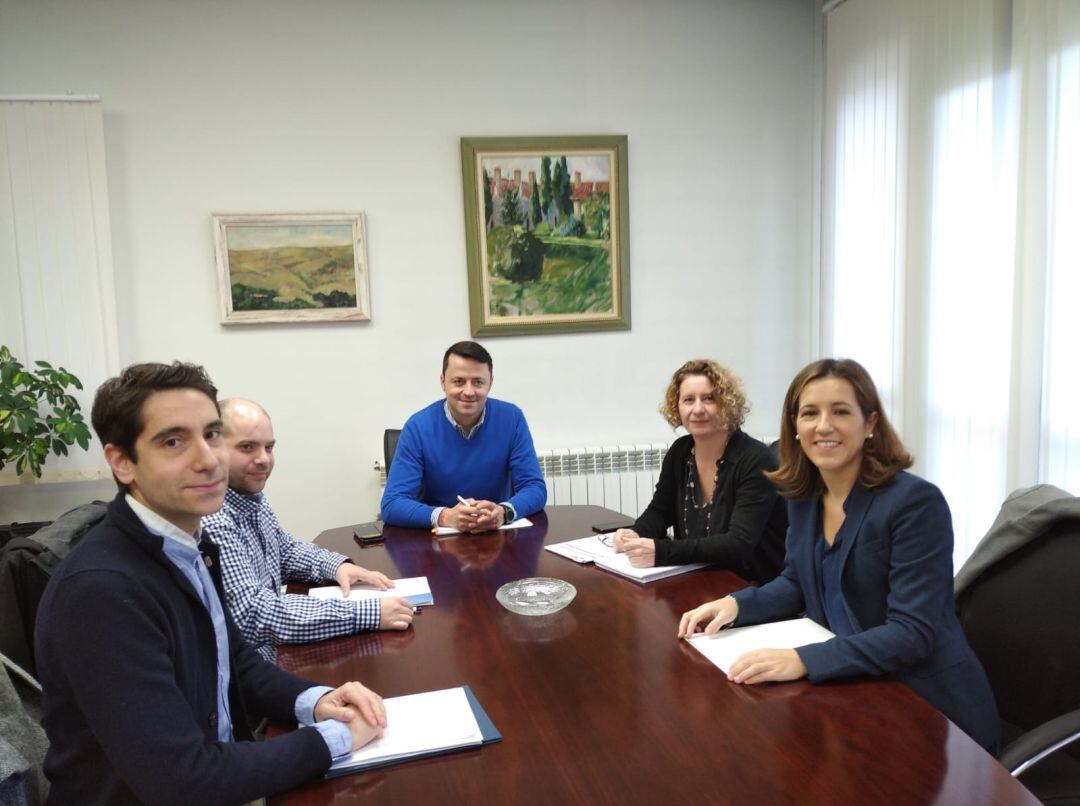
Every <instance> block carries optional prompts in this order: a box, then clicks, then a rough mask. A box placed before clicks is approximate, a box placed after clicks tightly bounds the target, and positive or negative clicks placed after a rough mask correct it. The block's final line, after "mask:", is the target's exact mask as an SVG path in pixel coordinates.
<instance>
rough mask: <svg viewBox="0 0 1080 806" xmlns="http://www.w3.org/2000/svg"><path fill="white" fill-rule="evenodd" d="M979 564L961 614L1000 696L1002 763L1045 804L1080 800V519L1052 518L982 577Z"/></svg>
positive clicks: (966, 575)
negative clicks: (1079, 627)
mask: <svg viewBox="0 0 1080 806" xmlns="http://www.w3.org/2000/svg"><path fill="white" fill-rule="evenodd" d="M1074 500H1075V499H1074ZM1001 520H1002V519H1001V517H999V521H998V522H996V523H995V528H992V529H991V530H990V533H989V534H988V535H987V537H986V538H984V539H983V542H981V543H980V544H979V547H978V549H976V555H977V554H979V552H980V550H983V549H984V548H985V544H987V542H988V541H992V540H994V539H995V538H1000V537H1001V536H1002V535H1001V533H1000V532H999V531H998V530H997V529H996V527H997V525H998V523H999V522H1001ZM1014 523H1016V521H1014ZM1019 523H1020V528H1021V530H1023V518H1020V519H1019ZM1013 534H1014V535H1015V530H1014V532H1013ZM1006 539H1007V538H1006ZM991 548H992V547H991ZM976 555H973V556H972V559H975V556H976ZM971 565H972V560H969V561H968V563H966V564H965V567H964V569H962V570H961V574H960V575H959V576H958V577H957V581H958V583H961V584H960V585H958V588H962V589H960V590H959V591H958V594H957V599H956V608H957V615H958V616H959V617H960V623H961V624H962V625H963V628H964V632H965V634H966V635H967V638H968V641H969V642H970V644H971V646H972V648H973V649H974V650H975V654H976V655H977V656H978V657H979V660H980V661H981V663H982V665H983V668H984V669H985V670H986V675H987V677H988V678H989V680H990V686H991V688H992V689H993V691H994V697H995V699H996V700H997V704H998V712H999V714H1000V716H1001V720H1002V745H1003V747H1004V749H1003V750H1002V751H1001V753H1000V754H999V756H998V759H999V760H1000V761H1001V763H1002V764H1003V765H1004V766H1005V767H1006V768H1007V769H1008V770H1009V771H1010V772H1011V773H1012V774H1013V775H1014V776H1016V777H1017V778H1018V779H1019V780H1020V782H1021V783H1023V784H1024V785H1025V786H1026V787H1027V788H1028V789H1030V790H1031V791H1032V793H1033V794H1035V796H1036V797H1038V798H1039V799H1040V800H1042V801H1043V802H1044V803H1051V804H1066V803H1069V804H1080V741H1078V740H1080V685H1078V684H1077V679H1078V678H1077V669H1080V642H1078V641H1077V635H1078V632H1077V625H1080V585H1078V584H1077V580H1076V576H1077V571H1078V570H1080V517H1063V518H1060V519H1058V520H1056V521H1051V522H1049V523H1048V524H1047V525H1046V526H1045V528H1041V531H1039V533H1038V534H1031V535H1030V536H1029V538H1028V539H1027V540H1026V542H1023V543H1022V545H1018V546H1017V547H1015V548H1012V549H1011V550H1009V551H1008V552H1007V553H1005V554H1003V555H1001V556H997V557H996V559H995V560H994V561H993V562H992V564H990V565H989V566H988V567H985V568H982V570H981V571H979V572H978V573H977V575H974V576H973V575H972V573H970V572H971V571H973V570H975V569H974V567H971V568H969V566H971Z"/></svg>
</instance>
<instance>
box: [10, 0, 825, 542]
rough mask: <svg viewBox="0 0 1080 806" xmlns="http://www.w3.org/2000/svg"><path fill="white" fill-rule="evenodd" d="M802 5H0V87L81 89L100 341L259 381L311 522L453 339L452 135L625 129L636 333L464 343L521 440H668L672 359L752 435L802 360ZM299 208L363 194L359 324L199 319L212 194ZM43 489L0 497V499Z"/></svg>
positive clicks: (807, 228)
mask: <svg viewBox="0 0 1080 806" xmlns="http://www.w3.org/2000/svg"><path fill="white" fill-rule="evenodd" d="M814 6H815V2H814V1H813V0H767V2H762V0H741V1H737V0H725V1H721V0H712V2H706V1H705V0H702V1H701V2H690V1H689V0H679V1H677V2H660V1H659V0H657V2H646V1H645V0H637V1H636V2H633V1H631V0H575V2H563V1H562V0H554V1H553V2H547V3H543V4H538V3H533V2H529V3H525V2H516V1H515V2H509V1H508V0H491V1H490V2H485V1H484V0H470V1H469V2H445V1H444V0H425V1H423V2H422V1H421V0H408V1H407V2H406V1H405V0H402V1H401V2H394V3H386V2H377V1H376V0H368V1H366V2H355V1H353V0H349V1H348V2H346V1H345V0H342V1H341V2H328V1H325V0H324V1H323V2H317V3H295V2H289V1H288V0H271V1H270V2H204V1H203V0H199V1H198V2H192V1H191V0H189V1H188V2H183V3H179V2H167V1H165V0H138V1H137V2H136V0H128V1H127V2H121V0H98V1H93V2H57V1H56V0H0V94H5V93H6V94H27V93H48V94H53V93H62V92H67V91H69V90H70V91H73V92H76V93H98V94H100V95H101V96H102V100H103V103H104V108H105V138H106V149H107V163H108V177H109V191H110V197H111V214H112V225H113V240H114V256H115V262H116V265H115V273H116V285H117V295H118V300H117V302H118V310H119V317H120V321H119V329H120V350H121V361H122V363H124V364H127V363H130V362H132V361H139V360H170V359H173V358H181V359H186V360H193V361H197V362H200V363H203V364H205V365H206V367H207V368H208V370H209V371H210V373H211V375H212V377H213V378H214V379H215V381H216V382H217V383H218V385H219V386H220V388H221V391H222V393H223V394H225V395H232V394H242V395H247V396H250V397H253V398H255V399H257V400H259V401H260V402H262V403H263V404H264V405H265V406H266V407H267V408H268V409H269V410H270V412H271V414H272V415H273V417H274V424H275V429H276V432H277V437H278V439H279V458H278V469H277V470H276V471H275V476H274V478H273V479H272V480H271V482H270V485H269V487H268V493H269V494H270V497H271V500H272V501H273V503H274V506H275V508H276V509H277V511H278V514H279V516H280V518H281V520H282V522H283V524H284V525H285V526H286V528H289V529H292V530H294V531H295V532H296V533H297V535H298V536H302V537H307V538H309V539H310V538H311V537H313V536H314V534H315V533H317V532H318V531H319V530H321V529H323V528H327V527H330V526H334V525H340V524H342V523H346V522H351V521H358V520H366V519H369V518H371V517H372V516H373V515H374V514H375V511H376V509H377V507H378V497H379V488H378V485H377V477H376V475H375V474H374V473H373V472H372V471H371V466H372V463H373V461H374V460H375V459H376V458H377V457H380V456H381V438H382V431H383V429H384V428H386V427H394V426H400V424H401V423H402V422H403V421H404V419H405V417H406V416H407V415H408V414H409V413H410V412H412V411H413V410H415V409H417V408H419V407H420V406H422V405H424V404H426V403H428V402H430V401H431V400H433V399H434V398H435V397H436V396H437V395H438V393H439V390H438V374H439V362H440V359H441V355H442V351H443V350H444V349H445V347H446V346H447V345H448V344H450V343H451V342H453V341H456V340H458V339H461V338H466V337H468V335H469V316H468V298H467V290H466V269H465V249H464V225H463V216H462V190H461V176H460V159H459V137H461V136H463V135H465V136H468V135H501V134H505V135H512V134H602V133H618V134H623V133H625V134H627V135H628V136H629V143H630V149H629V157H630V159H629V162H630V178H629V180H630V181H629V187H630V259H631V269H632V271H631V294H632V317H633V329H632V330H631V331H629V332H619V333H609V334H596V335H592V334H586V335H560V336H534V337H504V338H497V339H495V338H492V339H488V340H487V341H486V345H487V347H488V348H489V349H490V350H491V352H492V354H493V355H494V358H495V386H494V394H495V396H497V397H503V398H506V399H509V400H513V401H515V402H517V403H518V404H520V405H521V406H522V407H523V408H524V409H525V412H526V414H527V415H528V417H529V421H530V424H531V426H532V430H533V435H534V438H535V441H536V444H537V446H538V447H566V446H575V445H597V444H611V443H619V442H628V441H629V442H633V441H642V440H667V439H670V438H671V432H670V429H668V428H667V426H666V425H665V424H664V423H663V422H662V421H661V419H660V417H659V415H657V414H656V407H657V405H658V403H659V400H660V396H661V393H662V390H663V388H664V386H665V385H666V380H667V378H668V377H669V376H670V374H671V372H672V371H673V370H674V369H675V368H676V367H677V366H678V365H679V364H680V363H681V362H682V361H683V360H685V359H687V358H690V357H695V356H699V355H704V356H711V357H715V358H717V359H719V360H722V361H725V362H727V363H728V364H730V365H731V366H732V367H733V368H734V369H735V370H736V372H738V373H739V374H740V375H741V376H742V377H743V379H744V380H745V381H746V385H747V388H748V392H749V395H750V398H751V401H752V404H753V411H752V413H751V415H750V420H749V422H748V426H747V427H748V430H750V431H751V432H752V433H756V434H772V433H775V432H776V431H777V424H776V420H777V417H778V413H779V407H780V401H781V399H782V396H783V392H784V390H785V388H786V384H787V382H788V380H790V378H791V376H792V375H793V374H794V372H795V371H796V370H797V369H798V367H799V366H801V365H802V364H803V363H805V362H806V361H807V360H809V359H810V358H811V356H810V355H809V349H810V347H809V345H810V327H811V312H810V299H811V294H810V286H811V266H812V238H811V198H812V186H811V185H812V179H811V166H812V153H811V152H812V143H813V137H812V129H813V120H814V117H813V99H814V86H813V82H814V78H813V65H814V59H813V51H814V48H813V44H814V42H813V40H814V17H815V11H814ZM326 209H360V210H363V211H364V212H365V213H366V215H367V224H368V238H369V254H368V257H369V265H370V270H371V292H372V313H373V318H372V321H371V322H370V323H368V324H317V325H316V324H313V325H277V326H269V325H266V326H256V327H244V328H237V327H230V328H224V327H222V326H221V325H220V324H219V323H218V300H217V284H216V277H215V269H214V255H213V246H212V242H211V234H210V218H209V216H210V213H211V211H214V212H248V211H308V210H326ZM71 369H72V370H73V371H77V370H76V368H74V367H71ZM65 486H66V485H65ZM101 487H102V485H97V487H96V488H95V489H94V491H93V492H92V493H91V494H93V495H97V494H100V492H99V491H100V489H101ZM76 489H78V488H77V487H76ZM70 495H74V496H75V497H76V498H77V497H78V496H77V493H74V494H72V493H70V491H62V490H60V489H57V491H56V493H55V494H53V493H47V492H46V493H43V492H41V491H40V490H38V491H35V493H34V494H28V493H27V489H26V488H25V487H7V488H0V508H2V509H3V517H0V520H10V519H29V518H32V517H52V516H55V515H56V514H58V511H59V510H60V507H61V504H62V503H67V501H66V500H65V501H63V502H61V500H60V498H61V496H70ZM87 497H89V496H87ZM54 509H55V510H58V511H53V510H54Z"/></svg>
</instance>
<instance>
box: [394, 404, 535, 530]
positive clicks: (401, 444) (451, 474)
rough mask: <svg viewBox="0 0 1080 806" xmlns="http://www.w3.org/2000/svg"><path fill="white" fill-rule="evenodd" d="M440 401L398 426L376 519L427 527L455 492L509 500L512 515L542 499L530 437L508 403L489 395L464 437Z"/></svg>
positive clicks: (525, 511)
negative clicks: (474, 427)
mask: <svg viewBox="0 0 1080 806" xmlns="http://www.w3.org/2000/svg"><path fill="white" fill-rule="evenodd" d="M443 404H444V401H443V400H442V399H440V400H437V401H435V402H434V403H432V404H431V405H430V406H427V407H425V408H423V409H421V410H420V411H418V412H416V414H414V415H412V416H411V417H410V418H409V419H408V421H407V422H406V423H405V427H404V428H403V429H402V430H401V437H400V438H399V439H398V444H397V451H396V452H395V453H394V460H393V462H392V464H391V465H390V475H389V477H388V478H387V480H386V490H385V492H384V493H383V497H382V518H383V520H384V521H386V522H387V523H389V524H392V525H395V526H413V527H427V526H429V525H430V524H431V512H432V510H433V509H435V507H452V506H454V505H455V504H456V503H457V496H459V495H460V496H461V497H463V498H475V499H477V500H486V501H494V502H496V503H501V502H503V501H509V502H510V504H511V505H512V506H513V507H514V511H515V512H517V515H518V517H521V518H524V517H527V516H529V515H532V514H533V513H534V512H538V511H539V510H541V509H542V508H543V506H544V504H545V503H546V502H547V485H546V484H545V482H544V477H543V475H542V474H541V473H540V463H539V462H538V461H537V459H536V449H535V448H534V447H533V441H532V434H530V433H529V425H528V423H526V422H525V415H524V414H522V413H521V409H519V408H518V407H517V406H515V405H514V404H513V403H506V402H505V401H502V400H495V399H494V398H490V397H489V398H488V399H487V402H486V404H485V414H484V422H483V424H482V425H481V426H480V427H479V428H478V429H477V430H476V431H474V432H473V434H472V437H471V438H470V439H465V437H463V436H461V434H460V433H458V430H457V429H456V428H454V426H453V425H452V424H451V423H450V421H449V420H448V419H447V417H446V412H445V410H444V409H443Z"/></svg>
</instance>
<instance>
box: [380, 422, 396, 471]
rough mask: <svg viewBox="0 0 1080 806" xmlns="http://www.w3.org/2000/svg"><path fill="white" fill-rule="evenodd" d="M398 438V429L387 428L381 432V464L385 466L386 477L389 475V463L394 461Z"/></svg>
mask: <svg viewBox="0 0 1080 806" xmlns="http://www.w3.org/2000/svg"><path fill="white" fill-rule="evenodd" d="M400 436H401V429H400V428H387V429H386V430H385V431H383V438H382V450H383V462H384V464H385V465H386V475H388V476H389V475H390V463H391V462H393V461H394V454H395V453H396V452H397V443H398V437H400Z"/></svg>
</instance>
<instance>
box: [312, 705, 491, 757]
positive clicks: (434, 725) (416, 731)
mask: <svg viewBox="0 0 1080 806" xmlns="http://www.w3.org/2000/svg"><path fill="white" fill-rule="evenodd" d="M383 704H384V705H385V706H386V729H385V730H384V731H383V734H382V736H380V737H379V738H378V739H375V740H374V741H372V742H370V743H369V744H366V745H364V746H363V747H361V748H360V749H359V750H357V751H356V752H355V753H350V754H349V755H345V756H340V757H339V758H337V759H335V760H334V763H333V764H332V765H331V766H330V769H329V770H328V771H327V773H326V777H327V778H333V777H336V776H338V775H344V774H346V773H350V772H359V771H361V770H368V769H372V768H374V767H383V766H386V765H388V764H395V763H397V762H400V761H407V760H410V759H416V758H427V757H428V756H436V755H440V754H442V753H449V752H451V751H453V750H459V749H461V748H465V747H478V746H479V745H482V744H488V743H490V742H497V741H499V740H500V739H502V735H501V734H500V733H499V732H498V730H496V729H495V726H494V725H493V724H492V722H491V720H490V719H488V716H487V714H486V713H485V712H484V709H483V708H481V707H480V703H479V702H478V701H477V699H476V696H475V695H474V694H473V693H472V690H471V689H470V688H469V687H468V686H459V687H458V688H448V689H443V690H442V691H429V692H426V693H424V694H408V695H406V696H404V697H389V698H387V699H385V700H383Z"/></svg>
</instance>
